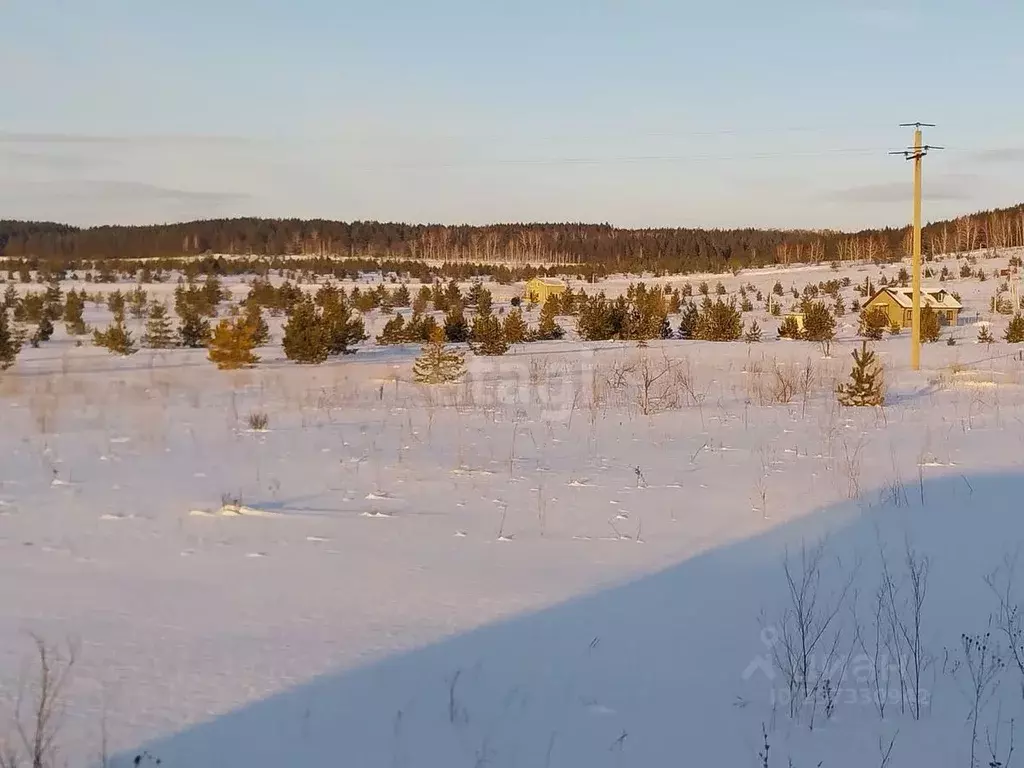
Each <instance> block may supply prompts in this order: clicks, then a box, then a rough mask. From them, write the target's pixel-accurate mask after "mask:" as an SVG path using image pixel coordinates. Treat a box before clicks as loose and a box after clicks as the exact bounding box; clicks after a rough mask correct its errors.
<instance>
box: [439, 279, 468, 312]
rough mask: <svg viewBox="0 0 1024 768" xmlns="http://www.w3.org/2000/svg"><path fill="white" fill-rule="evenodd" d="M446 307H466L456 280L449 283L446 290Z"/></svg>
mask: <svg viewBox="0 0 1024 768" xmlns="http://www.w3.org/2000/svg"><path fill="white" fill-rule="evenodd" d="M444 298H445V306H447V307H452V306H454V305H456V304H457V305H459V306H460V307H461V306H463V305H464V303H465V302H463V300H462V292H461V291H460V290H459V284H458V283H456V282H455V280H454V279H452V280H449V281H448V286H447V287H446V288H445V289H444Z"/></svg>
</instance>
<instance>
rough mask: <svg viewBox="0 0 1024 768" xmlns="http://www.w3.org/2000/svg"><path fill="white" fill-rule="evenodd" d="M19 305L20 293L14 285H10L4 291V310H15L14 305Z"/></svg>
mask: <svg viewBox="0 0 1024 768" xmlns="http://www.w3.org/2000/svg"><path fill="white" fill-rule="evenodd" d="M17 303H18V291H17V289H15V287H14V285H13V284H12V285H8V286H7V288H5V289H4V300H3V304H2V308H3V309H14V305H15V304H17Z"/></svg>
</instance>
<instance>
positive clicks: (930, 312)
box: [921, 307, 941, 344]
mask: <svg viewBox="0 0 1024 768" xmlns="http://www.w3.org/2000/svg"><path fill="white" fill-rule="evenodd" d="M940 334H941V328H940V327H939V315H938V314H937V313H936V312H935V310H934V309H932V308H931V307H922V309H921V341H923V342H924V343H926V344H934V343H935V342H936V341H938V340H939V335H940Z"/></svg>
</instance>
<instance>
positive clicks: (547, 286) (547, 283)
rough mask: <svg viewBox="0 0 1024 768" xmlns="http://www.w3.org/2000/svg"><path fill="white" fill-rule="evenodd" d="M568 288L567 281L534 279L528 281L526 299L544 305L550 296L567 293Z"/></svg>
mask: <svg viewBox="0 0 1024 768" xmlns="http://www.w3.org/2000/svg"><path fill="white" fill-rule="evenodd" d="M566 288H568V286H567V285H566V284H565V281H564V280H559V279H558V278H557V277H533V278H530V279H529V280H527V281H526V299H527V301H535V302H537V303H538V304H543V303H544V302H545V301H547V300H548V296H558V295H559V294H562V293H565V289H566Z"/></svg>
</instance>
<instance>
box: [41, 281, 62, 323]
mask: <svg viewBox="0 0 1024 768" xmlns="http://www.w3.org/2000/svg"><path fill="white" fill-rule="evenodd" d="M63 301H64V294H63V293H62V292H61V290H60V283H59V282H58V280H57V278H56V277H54V278H53V280H51V281H50V285H49V286H48V287H47V289H46V293H45V294H44V298H43V302H44V305H45V306H44V308H43V313H44V314H45V315H46V317H47V319H48V320H49V321H50V322H51V323H55V322H56V321H57V320H60V318H61V315H63V314H64V304H63Z"/></svg>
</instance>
